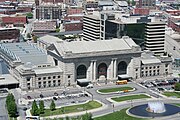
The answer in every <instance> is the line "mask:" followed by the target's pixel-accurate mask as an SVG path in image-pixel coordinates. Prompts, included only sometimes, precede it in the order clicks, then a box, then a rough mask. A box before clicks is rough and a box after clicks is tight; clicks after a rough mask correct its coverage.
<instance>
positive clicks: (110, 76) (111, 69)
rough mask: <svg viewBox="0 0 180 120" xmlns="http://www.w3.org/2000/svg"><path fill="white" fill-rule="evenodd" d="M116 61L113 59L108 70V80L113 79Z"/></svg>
mask: <svg viewBox="0 0 180 120" xmlns="http://www.w3.org/2000/svg"><path fill="white" fill-rule="evenodd" d="M113 63H114V61H113V59H112V60H111V63H110V65H109V67H108V69H107V79H112V78H113V70H114V65H113Z"/></svg>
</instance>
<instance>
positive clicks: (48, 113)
mask: <svg viewBox="0 0 180 120" xmlns="http://www.w3.org/2000/svg"><path fill="white" fill-rule="evenodd" d="M101 106H102V104H100V103H99V102H97V101H89V102H88V103H85V104H80V105H72V106H66V107H62V108H57V109H56V110H54V111H51V110H50V109H45V112H44V114H41V115H40V116H41V117H44V116H52V115H60V114H66V113H73V112H81V111H85V110H91V109H95V108H99V107H101Z"/></svg>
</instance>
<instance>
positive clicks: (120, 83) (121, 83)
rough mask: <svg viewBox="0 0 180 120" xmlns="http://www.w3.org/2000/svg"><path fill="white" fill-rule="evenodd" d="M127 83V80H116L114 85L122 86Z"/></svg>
mask: <svg viewBox="0 0 180 120" xmlns="http://www.w3.org/2000/svg"><path fill="white" fill-rule="evenodd" d="M127 83H128V81H127V80H118V81H116V85H123V84H127Z"/></svg>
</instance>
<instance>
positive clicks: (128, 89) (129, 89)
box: [97, 86, 136, 94]
mask: <svg viewBox="0 0 180 120" xmlns="http://www.w3.org/2000/svg"><path fill="white" fill-rule="evenodd" d="M135 90H136V89H135V88H132V87H129V86H125V87H115V88H105V89H99V90H97V92H98V93H99V94H113V93H122V92H132V91H135Z"/></svg>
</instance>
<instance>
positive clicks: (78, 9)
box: [66, 7, 83, 15]
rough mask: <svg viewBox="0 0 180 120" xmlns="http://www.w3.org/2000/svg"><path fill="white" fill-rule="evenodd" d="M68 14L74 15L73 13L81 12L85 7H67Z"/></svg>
mask: <svg viewBox="0 0 180 120" xmlns="http://www.w3.org/2000/svg"><path fill="white" fill-rule="evenodd" d="M66 13H67V15H72V14H80V13H83V8H79V7H71V8H68V9H67V12H66Z"/></svg>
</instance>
